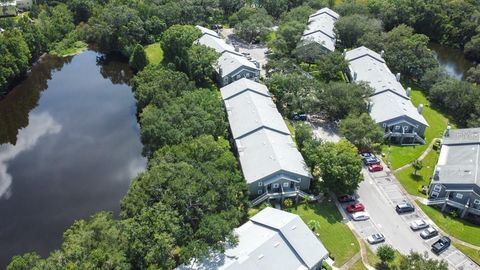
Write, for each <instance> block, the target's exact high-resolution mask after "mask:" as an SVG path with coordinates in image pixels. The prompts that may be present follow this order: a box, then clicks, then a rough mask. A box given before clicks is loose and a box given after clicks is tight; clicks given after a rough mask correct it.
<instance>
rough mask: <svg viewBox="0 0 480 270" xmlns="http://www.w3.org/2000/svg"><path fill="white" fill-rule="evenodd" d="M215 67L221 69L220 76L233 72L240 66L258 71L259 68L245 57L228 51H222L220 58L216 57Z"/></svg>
mask: <svg viewBox="0 0 480 270" xmlns="http://www.w3.org/2000/svg"><path fill="white" fill-rule="evenodd" d="M217 67H218V68H221V69H222V72H221V76H222V77H225V76H227V75H230V74H231V73H232V72H234V71H235V70H237V69H239V68H241V67H245V68H250V69H254V70H257V71H260V69H258V68H257V66H255V64H254V63H252V62H250V61H248V59H247V58H245V57H243V56H240V55H237V54H232V53H230V52H229V51H228V52H224V53H222V55H221V56H220V58H218V60H217Z"/></svg>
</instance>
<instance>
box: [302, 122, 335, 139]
mask: <svg viewBox="0 0 480 270" xmlns="http://www.w3.org/2000/svg"><path fill="white" fill-rule="evenodd" d="M309 123H310V126H311V127H312V132H313V135H314V136H315V138H317V139H320V140H322V141H325V142H334V143H336V142H338V141H340V135H339V133H338V130H337V128H336V126H335V124H333V123H329V122H326V121H322V120H318V119H310V121H309Z"/></svg>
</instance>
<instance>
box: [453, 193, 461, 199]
mask: <svg viewBox="0 0 480 270" xmlns="http://www.w3.org/2000/svg"><path fill="white" fill-rule="evenodd" d="M455 198H457V199H462V198H463V194H462V193H457V194H456V195H455Z"/></svg>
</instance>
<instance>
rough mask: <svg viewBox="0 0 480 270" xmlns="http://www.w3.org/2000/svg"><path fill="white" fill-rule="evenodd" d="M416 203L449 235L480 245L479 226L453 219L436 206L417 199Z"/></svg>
mask: <svg viewBox="0 0 480 270" xmlns="http://www.w3.org/2000/svg"><path fill="white" fill-rule="evenodd" d="M417 203H418V205H419V206H420V208H422V210H423V212H425V213H426V214H427V215H428V217H429V218H431V219H432V220H433V222H435V224H437V226H439V227H440V228H441V229H442V230H444V231H445V232H447V233H448V234H449V235H451V236H453V237H455V238H458V239H460V240H462V241H465V242H467V243H470V244H472V245H476V246H480V237H479V236H480V226H477V225H475V224H472V223H470V222H468V221H466V220H462V219H459V218H455V219H454V218H452V217H450V215H448V214H447V213H442V212H441V211H440V210H437V209H436V208H433V207H431V206H428V205H424V204H422V203H420V202H418V201H417Z"/></svg>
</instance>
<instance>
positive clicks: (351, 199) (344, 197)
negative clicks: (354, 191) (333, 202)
mask: <svg viewBox="0 0 480 270" xmlns="http://www.w3.org/2000/svg"><path fill="white" fill-rule="evenodd" d="M338 201H339V202H341V203H346V202H354V201H356V199H355V196H353V195H342V196H340V197H338Z"/></svg>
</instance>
